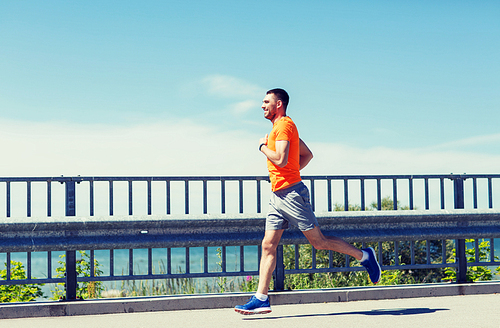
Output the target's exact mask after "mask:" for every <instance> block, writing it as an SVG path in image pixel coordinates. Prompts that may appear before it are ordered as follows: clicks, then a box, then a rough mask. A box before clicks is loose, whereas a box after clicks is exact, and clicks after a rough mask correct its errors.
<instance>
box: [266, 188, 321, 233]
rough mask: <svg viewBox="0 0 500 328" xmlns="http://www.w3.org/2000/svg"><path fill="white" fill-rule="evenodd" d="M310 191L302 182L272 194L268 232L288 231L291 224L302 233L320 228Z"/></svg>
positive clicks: (267, 225) (268, 216)
mask: <svg viewBox="0 0 500 328" xmlns="http://www.w3.org/2000/svg"><path fill="white" fill-rule="evenodd" d="M309 199H310V197H309V190H308V189H307V187H306V185H305V184H304V183H302V182H300V183H298V184H296V185H295V186H292V187H289V188H285V189H282V190H278V191H275V192H273V193H271V199H270V200H269V213H268V214H267V218H266V230H280V229H287V228H288V225H289V224H291V225H293V226H296V227H298V228H299V229H300V231H307V230H311V229H313V228H314V227H316V226H318V220H317V219H316V216H315V215H314V212H313V210H312V206H311V203H310V200H309Z"/></svg>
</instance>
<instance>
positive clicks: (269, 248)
mask: <svg viewBox="0 0 500 328" xmlns="http://www.w3.org/2000/svg"><path fill="white" fill-rule="evenodd" d="M283 231H284V230H283V229H281V230H266V233H265V235H264V239H263V240H262V256H261V258H260V268H259V287H258V288H257V293H259V294H264V295H267V293H268V291H269V284H270V283H271V279H272V276H273V271H274V269H275V268H276V249H277V248H278V244H279V242H280V240H281V236H282V235H283Z"/></svg>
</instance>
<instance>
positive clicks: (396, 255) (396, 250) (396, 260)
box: [394, 240, 399, 266]
mask: <svg viewBox="0 0 500 328" xmlns="http://www.w3.org/2000/svg"><path fill="white" fill-rule="evenodd" d="M394 265H395V266H398V265H399V241H397V240H395V241H394Z"/></svg>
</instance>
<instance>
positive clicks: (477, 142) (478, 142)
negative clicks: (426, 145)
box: [430, 133, 500, 150]
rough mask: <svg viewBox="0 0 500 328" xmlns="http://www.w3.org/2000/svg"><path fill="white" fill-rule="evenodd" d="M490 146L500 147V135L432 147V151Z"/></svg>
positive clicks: (477, 137) (484, 136)
mask: <svg viewBox="0 0 500 328" xmlns="http://www.w3.org/2000/svg"><path fill="white" fill-rule="evenodd" d="M490 144H497V145H498V146H500V133H497V134H490V135H483V136H475V137H470V138H465V139H460V140H456V141H452V142H447V143H443V144H439V145H436V146H434V147H431V148H430V149H436V150H437V149H450V148H461V147H471V146H485V145H490ZM498 148H500V147H498Z"/></svg>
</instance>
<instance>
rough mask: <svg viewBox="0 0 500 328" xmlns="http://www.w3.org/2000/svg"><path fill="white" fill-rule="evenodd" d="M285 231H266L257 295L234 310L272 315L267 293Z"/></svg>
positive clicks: (242, 312)
mask: <svg viewBox="0 0 500 328" xmlns="http://www.w3.org/2000/svg"><path fill="white" fill-rule="evenodd" d="M282 234H283V230H266V234H265V235H264V239H263V240H262V256H261V258H260V269H259V287H258V288H257V293H255V295H254V296H252V298H251V299H250V300H249V301H248V302H247V303H246V304H245V305H236V306H235V307H234V310H235V311H236V312H238V313H241V314H257V313H270V312H271V305H270V303H269V298H268V296H267V293H268V291H269V284H270V283H271V278H272V276H273V271H274V268H275V267H276V249H277V248H278V244H279V242H280V239H281V235H282Z"/></svg>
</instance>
